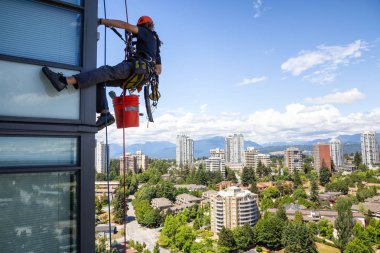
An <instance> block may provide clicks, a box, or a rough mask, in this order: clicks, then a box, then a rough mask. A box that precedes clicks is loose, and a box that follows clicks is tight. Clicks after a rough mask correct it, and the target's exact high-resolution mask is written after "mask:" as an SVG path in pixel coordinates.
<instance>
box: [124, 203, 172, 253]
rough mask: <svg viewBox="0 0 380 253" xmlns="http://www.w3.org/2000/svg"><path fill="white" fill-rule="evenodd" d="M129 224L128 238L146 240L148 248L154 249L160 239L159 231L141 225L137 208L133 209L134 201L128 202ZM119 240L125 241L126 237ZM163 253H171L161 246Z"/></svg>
mask: <svg viewBox="0 0 380 253" xmlns="http://www.w3.org/2000/svg"><path fill="white" fill-rule="evenodd" d="M130 198H133V196H130ZM127 215H128V217H127V226H126V229H127V231H126V235H127V240H130V239H132V240H134V241H138V242H140V243H143V242H145V243H146V245H147V249H149V250H151V251H153V248H154V245H155V244H156V241H157V240H158V236H159V232H158V231H157V229H149V228H144V227H141V226H140V225H139V224H138V223H137V221H136V218H135V210H134V209H133V206H132V203H131V202H129V203H128V212H127ZM122 228H123V226H118V230H119V231H120V229H122ZM117 241H118V242H123V241H124V238H119V239H118V240H117ZM160 252H161V253H169V251H168V250H166V249H163V248H161V249H160Z"/></svg>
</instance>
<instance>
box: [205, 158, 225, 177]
mask: <svg viewBox="0 0 380 253" xmlns="http://www.w3.org/2000/svg"><path fill="white" fill-rule="evenodd" d="M205 163H206V170H208V171H212V172H216V171H220V173H221V174H222V176H223V178H224V177H225V175H226V162H225V160H224V159H222V158H220V157H210V158H208V159H206V161H205Z"/></svg>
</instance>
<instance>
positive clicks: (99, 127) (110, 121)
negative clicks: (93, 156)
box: [98, 119, 115, 131]
mask: <svg viewBox="0 0 380 253" xmlns="http://www.w3.org/2000/svg"><path fill="white" fill-rule="evenodd" d="M113 123H115V119H111V120H109V121H107V124H104V125H100V126H98V131H100V130H102V129H103V128H105V127H106V125H108V126H110V125H112V124H113Z"/></svg>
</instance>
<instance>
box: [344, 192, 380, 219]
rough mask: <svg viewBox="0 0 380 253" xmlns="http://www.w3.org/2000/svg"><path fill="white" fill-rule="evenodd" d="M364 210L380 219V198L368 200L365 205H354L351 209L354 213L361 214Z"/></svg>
mask: <svg viewBox="0 0 380 253" xmlns="http://www.w3.org/2000/svg"><path fill="white" fill-rule="evenodd" d="M362 209H363V211H365V212H366V211H368V210H369V211H370V212H371V213H372V216H373V217H375V218H377V219H380V196H375V197H372V198H368V199H366V200H365V201H364V203H360V204H359V205H352V207H351V210H352V212H353V213H359V212H360V211H361V210H362Z"/></svg>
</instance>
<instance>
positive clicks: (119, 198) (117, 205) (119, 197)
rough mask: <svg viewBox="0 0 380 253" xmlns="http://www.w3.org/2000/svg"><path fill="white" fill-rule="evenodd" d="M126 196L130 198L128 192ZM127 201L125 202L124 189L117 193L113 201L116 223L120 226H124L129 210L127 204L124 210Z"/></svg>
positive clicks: (120, 188)
mask: <svg viewBox="0 0 380 253" xmlns="http://www.w3.org/2000/svg"><path fill="white" fill-rule="evenodd" d="M126 196H128V192H126ZM125 201H126V200H124V190H123V188H122V187H119V189H118V190H117V191H116V194H115V197H114V199H113V200H112V202H113V214H114V221H115V222H116V223H118V224H124V217H125V214H126V213H127V210H128V206H127V205H126V204H125V210H124V202H125Z"/></svg>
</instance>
